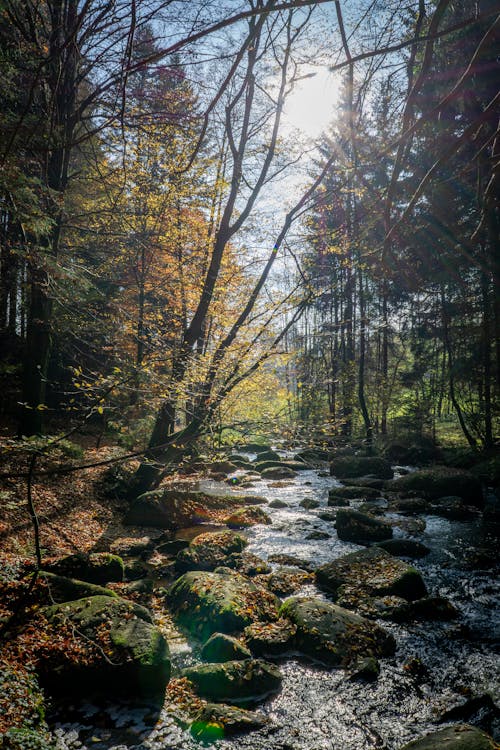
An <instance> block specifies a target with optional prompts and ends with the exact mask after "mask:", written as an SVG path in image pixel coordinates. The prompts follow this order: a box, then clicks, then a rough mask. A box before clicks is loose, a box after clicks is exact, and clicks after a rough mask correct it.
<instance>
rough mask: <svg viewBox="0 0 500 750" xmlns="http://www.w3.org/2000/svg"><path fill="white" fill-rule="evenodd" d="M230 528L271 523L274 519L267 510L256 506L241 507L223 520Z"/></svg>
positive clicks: (244, 527)
mask: <svg viewBox="0 0 500 750" xmlns="http://www.w3.org/2000/svg"><path fill="white" fill-rule="evenodd" d="M222 522H223V523H224V524H225V525H226V526H228V527H229V528H230V529H246V528H249V527H250V526H255V525H256V524H259V523H262V524H271V523H272V521H271V519H270V517H269V516H268V514H267V513H266V511H265V510H262V508H258V507H255V506H251V507H249V508H241V509H239V510H236V511H235V512H234V513H231V515H229V516H227V517H226V518H224V519H223V521H222Z"/></svg>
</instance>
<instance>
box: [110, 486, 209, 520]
mask: <svg viewBox="0 0 500 750" xmlns="http://www.w3.org/2000/svg"><path fill="white" fill-rule="evenodd" d="M208 498H209V496H208V495H207V494H206V493H204V492H198V491H195V490H182V491H181V490H176V489H171V488H161V489H159V490H153V491H151V492H145V493H144V494H142V495H139V497H138V498H136V500H134V501H133V502H132V504H131V506H130V508H129V510H128V511H127V513H126V514H125V517H124V519H123V522H124V524H126V525H129V526H146V527H153V528H158V529H172V530H173V529H176V528H179V527H183V526H189V525H190V524H191V523H192V522H193V519H194V518H195V516H196V513H197V511H198V510H199V508H202V507H203V506H204V504H205V503H206V502H207V499H208Z"/></svg>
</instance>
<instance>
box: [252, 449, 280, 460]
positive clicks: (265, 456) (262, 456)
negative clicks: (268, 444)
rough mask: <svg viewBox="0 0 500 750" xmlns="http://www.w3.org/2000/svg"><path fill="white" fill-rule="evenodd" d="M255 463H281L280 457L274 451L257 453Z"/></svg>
mask: <svg viewBox="0 0 500 750" xmlns="http://www.w3.org/2000/svg"><path fill="white" fill-rule="evenodd" d="M257 461H281V456H280V454H279V453H276V451H273V450H268V451H259V453H258V455H257Z"/></svg>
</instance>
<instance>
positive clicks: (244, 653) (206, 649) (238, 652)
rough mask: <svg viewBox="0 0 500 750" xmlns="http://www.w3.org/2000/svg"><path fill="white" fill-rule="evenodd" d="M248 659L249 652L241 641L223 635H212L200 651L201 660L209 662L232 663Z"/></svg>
mask: <svg viewBox="0 0 500 750" xmlns="http://www.w3.org/2000/svg"><path fill="white" fill-rule="evenodd" d="M250 657H251V653H250V651H249V650H248V648H247V647H246V646H244V645H243V643H241V641H239V640H238V639H237V638H233V637H232V636H230V635H226V634H225V633H214V634H213V635H211V636H210V638H209V639H208V641H206V643H204V644H203V647H202V649H201V658H202V659H203V660H204V661H209V662H224V661H234V660H237V659H249V658H250Z"/></svg>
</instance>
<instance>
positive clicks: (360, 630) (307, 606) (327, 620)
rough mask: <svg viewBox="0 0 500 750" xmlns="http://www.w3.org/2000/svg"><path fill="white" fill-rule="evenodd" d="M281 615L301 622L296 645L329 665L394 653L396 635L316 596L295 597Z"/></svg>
mask: <svg viewBox="0 0 500 750" xmlns="http://www.w3.org/2000/svg"><path fill="white" fill-rule="evenodd" d="M280 615H281V616H283V617H288V618H289V619H290V620H291V621H292V622H293V623H294V625H296V626H297V632H296V635H295V645H296V647H297V648H298V649H299V650H300V651H301V652H302V653H304V654H305V655H306V656H309V657H311V658H312V659H315V660H318V661H320V662H322V663H324V664H327V665H329V666H343V667H345V666H348V665H349V664H350V663H351V662H352V661H353V660H354V659H356V658H358V657H359V656H390V655H391V654H393V653H394V652H395V650H396V644H395V641H394V638H393V637H392V635H391V634H390V633H387V632H386V631H385V630H384V629H383V628H381V627H379V626H378V625H375V624H374V623H373V622H370V621H369V620H366V619H365V618H364V617H360V616H359V615H357V614H354V612H349V611H348V610H347V609H343V608H342V607H338V606H336V605H335V604H330V603H329V602H325V601H323V600H321V599H316V598H313V597H292V598H291V599H287V600H286V601H285V602H284V603H283V604H282V606H281V609H280Z"/></svg>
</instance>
